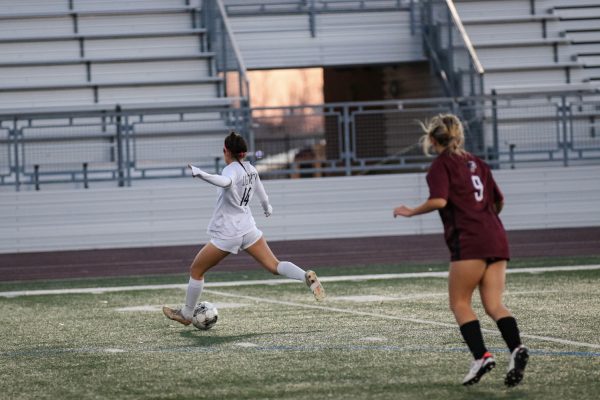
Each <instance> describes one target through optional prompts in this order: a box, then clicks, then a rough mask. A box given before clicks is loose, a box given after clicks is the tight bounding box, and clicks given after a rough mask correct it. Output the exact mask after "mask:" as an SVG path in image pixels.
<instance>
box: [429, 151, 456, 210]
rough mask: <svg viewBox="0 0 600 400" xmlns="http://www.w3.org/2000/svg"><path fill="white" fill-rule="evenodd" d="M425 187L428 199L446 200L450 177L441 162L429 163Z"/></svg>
mask: <svg viewBox="0 0 600 400" xmlns="http://www.w3.org/2000/svg"><path fill="white" fill-rule="evenodd" d="M427 185H428V186H429V198H430V199H445V200H448V197H449V193H450V177H449V176H448V171H447V170H446V167H445V166H444V164H443V163H442V162H440V161H439V159H438V160H435V161H434V162H433V163H431V167H430V168H429V172H428V173H427Z"/></svg>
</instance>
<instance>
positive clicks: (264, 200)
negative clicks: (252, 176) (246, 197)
mask: <svg viewBox="0 0 600 400" xmlns="http://www.w3.org/2000/svg"><path fill="white" fill-rule="evenodd" d="M256 195H257V196H258V200H259V201H260V205H261V206H262V208H263V211H264V212H265V217H269V216H271V214H273V207H271V204H270V203H269V196H267V192H266V191H265V187H264V186H263V184H262V182H261V181H260V177H259V178H258V179H257V180H256Z"/></svg>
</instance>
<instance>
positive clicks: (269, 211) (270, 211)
mask: <svg viewBox="0 0 600 400" xmlns="http://www.w3.org/2000/svg"><path fill="white" fill-rule="evenodd" d="M264 212H265V217H267V218H269V217H270V216H271V214H273V207H271V205H270V204H268V205H267V207H266V208H264Z"/></svg>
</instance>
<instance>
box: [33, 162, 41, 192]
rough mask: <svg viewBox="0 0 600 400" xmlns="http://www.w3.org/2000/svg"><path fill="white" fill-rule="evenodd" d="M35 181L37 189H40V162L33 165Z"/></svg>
mask: <svg viewBox="0 0 600 400" xmlns="http://www.w3.org/2000/svg"><path fill="white" fill-rule="evenodd" d="M33 182H34V183H35V190H36V191H38V190H40V166H39V165H38V164H35V165H34V166H33Z"/></svg>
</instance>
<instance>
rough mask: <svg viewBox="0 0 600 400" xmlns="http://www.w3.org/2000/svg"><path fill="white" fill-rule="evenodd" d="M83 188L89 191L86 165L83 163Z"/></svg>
mask: <svg viewBox="0 0 600 400" xmlns="http://www.w3.org/2000/svg"><path fill="white" fill-rule="evenodd" d="M83 187H84V188H85V189H89V185H88V163H86V162H84V163H83Z"/></svg>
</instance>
